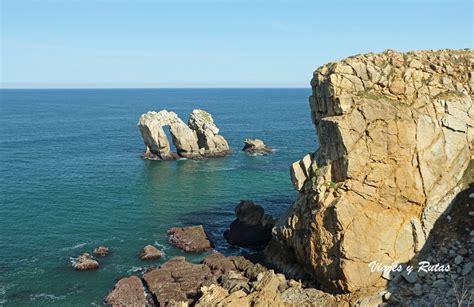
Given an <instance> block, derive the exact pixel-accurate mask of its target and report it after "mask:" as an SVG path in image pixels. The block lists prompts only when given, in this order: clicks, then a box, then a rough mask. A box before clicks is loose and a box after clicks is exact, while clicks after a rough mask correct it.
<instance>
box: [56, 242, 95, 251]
mask: <svg viewBox="0 0 474 307" xmlns="http://www.w3.org/2000/svg"><path fill="white" fill-rule="evenodd" d="M88 243H89V242H83V243H78V244H76V245H73V246H68V247H63V248H61V251H69V250H74V249H78V248H80V247H84V246H86V245H87V244H88Z"/></svg>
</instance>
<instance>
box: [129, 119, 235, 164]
mask: <svg viewBox="0 0 474 307" xmlns="http://www.w3.org/2000/svg"><path fill="white" fill-rule="evenodd" d="M166 126H168V127H169V131H170V134H171V137H172V141H173V144H174V145H175V147H176V150H177V152H176V153H173V152H171V149H170V143H169V140H168V137H167V136H166V133H165V131H164V130H163V128H164V127H166ZM138 127H139V129H140V132H141V135H142V137H143V141H144V143H145V145H146V150H145V153H144V154H143V157H144V158H147V159H152V160H174V159H176V158H190V159H202V158H204V157H222V156H225V155H227V154H229V153H230V152H231V150H230V148H229V145H228V143H227V141H226V139H225V138H224V137H223V136H221V135H219V128H217V126H216V125H215V124H214V119H213V118H212V115H211V114H210V113H208V112H206V111H203V110H194V111H193V112H192V113H191V115H190V116H189V120H188V124H185V123H184V122H183V121H182V120H181V119H180V118H179V117H178V115H177V114H176V113H175V112H168V111H167V110H162V111H160V112H154V111H150V112H147V113H145V114H142V116H141V117H140V119H139V121H138Z"/></svg>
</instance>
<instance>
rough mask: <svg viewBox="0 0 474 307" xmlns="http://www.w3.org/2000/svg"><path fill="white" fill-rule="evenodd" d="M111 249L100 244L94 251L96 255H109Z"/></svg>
mask: <svg viewBox="0 0 474 307" xmlns="http://www.w3.org/2000/svg"><path fill="white" fill-rule="evenodd" d="M109 252H110V250H109V248H108V247H105V246H99V247H96V248H94V251H93V252H92V253H93V254H94V255H96V256H102V257H104V256H107V255H108V254H109Z"/></svg>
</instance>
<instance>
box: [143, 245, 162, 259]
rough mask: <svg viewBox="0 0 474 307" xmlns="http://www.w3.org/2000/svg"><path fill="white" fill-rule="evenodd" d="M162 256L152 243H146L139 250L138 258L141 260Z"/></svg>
mask: <svg viewBox="0 0 474 307" xmlns="http://www.w3.org/2000/svg"><path fill="white" fill-rule="evenodd" d="M162 256H163V253H162V252H161V251H160V250H159V249H157V248H156V247H154V246H153V245H147V246H145V247H144V248H143V249H142V250H141V251H140V259H142V260H152V259H159V258H161V257H162Z"/></svg>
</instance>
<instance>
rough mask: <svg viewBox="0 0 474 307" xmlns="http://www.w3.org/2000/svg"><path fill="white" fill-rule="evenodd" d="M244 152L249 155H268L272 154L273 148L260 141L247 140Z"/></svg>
mask: <svg viewBox="0 0 474 307" xmlns="http://www.w3.org/2000/svg"><path fill="white" fill-rule="evenodd" d="M242 150H243V151H245V152H247V153H249V154H256V155H266V154H268V153H271V152H272V149H271V147H268V146H267V145H265V143H264V142H263V141H262V140H260V139H245V141H244V148H242Z"/></svg>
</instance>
